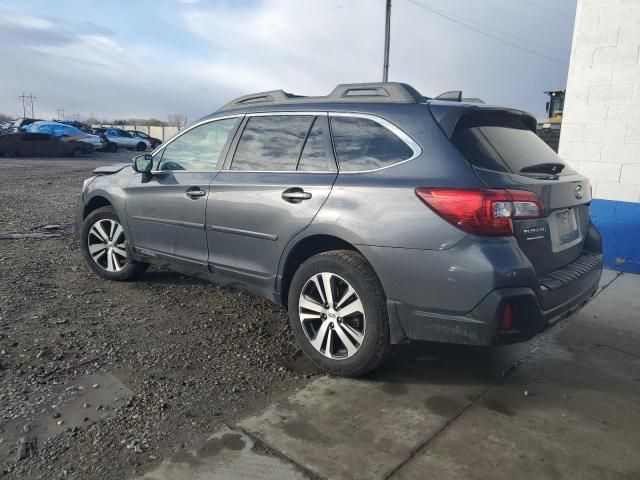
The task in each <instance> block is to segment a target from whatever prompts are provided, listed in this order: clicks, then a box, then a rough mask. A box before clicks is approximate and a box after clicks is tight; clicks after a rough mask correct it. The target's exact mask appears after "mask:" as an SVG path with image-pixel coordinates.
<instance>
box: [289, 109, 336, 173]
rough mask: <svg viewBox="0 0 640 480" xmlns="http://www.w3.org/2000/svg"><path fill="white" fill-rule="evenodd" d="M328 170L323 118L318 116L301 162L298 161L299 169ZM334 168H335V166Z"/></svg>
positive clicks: (307, 170)
mask: <svg viewBox="0 0 640 480" xmlns="http://www.w3.org/2000/svg"><path fill="white" fill-rule="evenodd" d="M327 170H329V166H328V164H327V152H326V150H325V146H324V135H323V133H322V119H320V118H316V119H315V120H314V122H313V126H312V127H311V131H310V132H309V136H308V137H307V141H306V142H305V144H304V149H303V150H302V155H301V156H300V162H298V171H300V172H314V171H315V172H325V171H327ZM333 170H335V167H334V168H333Z"/></svg>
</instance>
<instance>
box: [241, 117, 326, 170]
mask: <svg viewBox="0 0 640 480" xmlns="http://www.w3.org/2000/svg"><path fill="white" fill-rule="evenodd" d="M313 119H314V117H313V116H311V115H267V116H256V117H250V118H249V120H248V121H247V124H246V126H245V128H244V131H243V132H242V136H241V137H240V141H239V142H238V147H237V148H236V152H235V154H234V156H233V162H232V163H231V170H254V171H256V170H257V171H294V170H295V169H296V164H297V162H298V158H299V157H300V152H301V151H302V147H303V145H304V140H305V138H306V136H307V133H308V132H309V128H310V127H311V122H313Z"/></svg>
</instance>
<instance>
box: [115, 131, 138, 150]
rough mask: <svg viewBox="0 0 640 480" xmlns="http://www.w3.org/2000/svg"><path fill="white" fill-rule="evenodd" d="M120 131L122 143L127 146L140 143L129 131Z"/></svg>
mask: <svg viewBox="0 0 640 480" xmlns="http://www.w3.org/2000/svg"><path fill="white" fill-rule="evenodd" d="M118 133H119V136H120V141H121V142H122V145H124V146H126V147H127V148H134V147H135V146H136V145H137V144H138V140H137V139H136V138H135V137H134V136H133V135H131V134H130V133H129V132H126V131H124V130H120V131H119V132H118Z"/></svg>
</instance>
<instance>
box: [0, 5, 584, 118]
mask: <svg viewBox="0 0 640 480" xmlns="http://www.w3.org/2000/svg"><path fill="white" fill-rule="evenodd" d="M384 4H385V0H235V1H232V0H211V1H205V0H136V1H131V0H110V1H99V0H59V1H50V0H20V1H7V0H0V113H7V114H11V115H21V114H22V103H21V101H20V100H19V99H18V96H19V95H20V94H22V93H23V92H24V93H26V94H30V93H32V94H33V95H34V96H36V97H37V98H36V100H35V106H36V116H38V117H45V118H48V117H55V116H56V115H57V114H56V109H57V108H64V109H65V111H66V116H67V117H70V116H71V115H72V114H73V113H78V114H79V115H80V116H81V117H86V116H89V115H92V116H95V117H98V118H106V119H111V118H129V117H157V118H166V116H167V115H168V114H170V113H182V114H184V115H187V116H188V117H189V119H191V120H195V119H196V118H198V117H200V116H202V115H204V114H207V113H209V112H211V111H213V110H215V109H216V108H217V107H219V106H220V105H222V104H224V103H226V102H227V101H228V100H229V99H231V98H232V97H234V96H237V95H241V94H245V93H251V92H256V91H264V90H272V89H277V88H282V89H284V90H286V91H289V92H294V93H298V94H303V95H323V94H326V93H328V92H329V91H330V90H331V89H332V88H333V87H334V86H335V85H336V84H338V83H349V82H366V81H379V80H380V78H381V75H382V50H383V31H384ZM575 7H576V0H393V13H392V27H391V54H390V56H391V60H390V64H391V67H390V74H389V79H390V80H393V81H401V82H407V83H410V84H412V85H414V86H415V87H416V88H417V89H418V90H420V91H421V92H422V93H423V94H424V95H427V96H435V95H437V94H439V93H442V92H444V91H447V90H459V89H461V90H463V91H464V94H465V96H476V97H480V98H482V99H484V100H485V101H486V102H487V103H496V104H504V105H509V106H514V107H519V108H523V109H526V110H528V111H531V112H532V113H535V114H537V115H540V114H542V113H543V112H544V102H545V96H544V95H543V94H542V92H543V91H544V90H547V89H555V88H564V85H565V82H566V74H567V68H568V65H567V64H568V62H569V53H570V49H571V36H572V31H573V22H574V15H575Z"/></svg>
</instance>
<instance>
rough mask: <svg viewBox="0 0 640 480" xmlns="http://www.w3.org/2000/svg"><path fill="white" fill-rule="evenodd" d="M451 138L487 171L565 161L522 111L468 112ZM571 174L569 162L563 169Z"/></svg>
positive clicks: (517, 171)
mask: <svg viewBox="0 0 640 480" xmlns="http://www.w3.org/2000/svg"><path fill="white" fill-rule="evenodd" d="M451 140H452V141H453V143H454V144H455V146H456V147H457V148H458V150H460V152H461V153H462V155H464V157H465V158H466V159H467V161H468V162H469V163H470V164H471V165H473V166H475V167H479V168H484V169H487V170H494V171H498V172H509V173H520V172H521V170H522V169H523V168H526V167H531V166H534V165H540V164H545V163H560V164H564V162H562V160H560V157H558V155H557V154H556V152H554V151H553V150H552V149H551V147H549V146H548V145H547V144H546V143H544V142H543V141H542V140H541V139H540V137H538V135H536V133H535V132H534V131H533V130H531V128H530V126H529V125H527V123H526V122H525V120H524V118H523V117H522V115H519V114H517V115H516V114H510V113H503V112H496V113H493V112H492V113H481V114H472V115H467V116H465V117H462V118H461V119H460V121H459V122H458V125H457V126H456V129H455V131H454V133H453V136H452V137H451ZM572 173H575V172H574V171H573V170H571V169H570V168H569V167H568V166H566V165H565V167H564V169H563V170H562V172H561V174H564V175H566V174H572Z"/></svg>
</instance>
